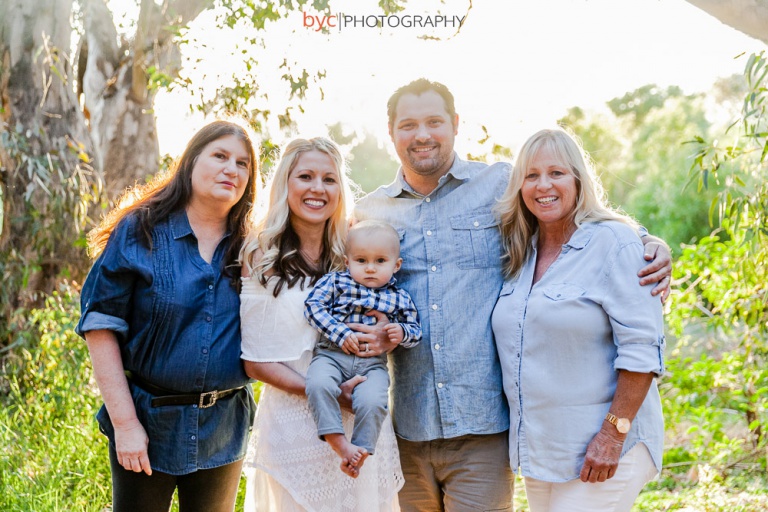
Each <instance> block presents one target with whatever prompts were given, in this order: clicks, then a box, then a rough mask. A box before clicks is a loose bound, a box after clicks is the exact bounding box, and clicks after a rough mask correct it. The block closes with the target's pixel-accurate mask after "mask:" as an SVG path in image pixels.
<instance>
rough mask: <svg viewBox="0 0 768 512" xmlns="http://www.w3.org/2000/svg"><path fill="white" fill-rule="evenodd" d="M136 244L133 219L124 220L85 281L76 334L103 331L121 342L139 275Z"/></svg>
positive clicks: (125, 334)
mask: <svg viewBox="0 0 768 512" xmlns="http://www.w3.org/2000/svg"><path fill="white" fill-rule="evenodd" d="M137 245H138V244H137V241H136V237H135V220H134V219H133V218H132V217H128V218H126V219H124V220H123V221H122V222H121V223H120V224H118V226H117V227H116V228H115V230H114V231H113V232H112V235H111V236H110V237H109V241H108V242H107V246H106V247H105V248H104V252H102V254H101V255H100V256H99V258H98V259H97V260H96V262H95V263H94V264H93V267H91V270H90V272H89V273H88V277H87V278H86V280H85V284H84V285H83V289H82V292H81V295H80V311H81V316H80V321H79V322H78V324H77V327H76V328H75V332H76V333H77V334H78V335H80V336H83V337H84V335H85V333H86V332H88V331H93V330H97V329H107V330H110V331H114V332H115V333H116V334H117V335H118V337H119V338H120V339H121V340H125V338H126V336H127V335H128V328H129V327H128V318H129V315H130V308H131V299H132V296H133V292H134V286H135V284H136V280H137V277H138V276H139V275H140V273H141V270H140V262H139V261H138V251H137Z"/></svg>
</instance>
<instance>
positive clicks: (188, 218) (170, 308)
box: [77, 121, 257, 512]
mask: <svg viewBox="0 0 768 512" xmlns="http://www.w3.org/2000/svg"><path fill="white" fill-rule="evenodd" d="M256 188H257V178H256V155H255V152H254V150H253V145H252V143H251V140H250V138H249V137H248V134H247V133H246V131H245V130H243V129H242V128H241V127H240V126H238V125H236V124H233V123H229V122H225V121H216V122H213V123H211V124H209V125H207V126H205V127H204V128H202V129H201V130H200V131H199V132H197V134H195V135H194V137H193V138H192V140H190V142H189V144H188V145H187V148H186V149H185V151H184V153H183V154H182V156H181V158H180V159H179V161H178V164H177V165H176V166H175V168H174V170H173V171H172V172H170V173H168V174H165V175H160V176H157V177H156V178H155V179H154V180H152V181H151V182H150V183H148V184H146V185H143V186H138V187H136V188H135V189H132V190H129V191H127V192H126V194H125V196H124V197H123V200H122V201H121V202H120V203H119V204H118V206H117V207H116V208H115V209H114V210H112V212H110V214H109V215H108V216H107V217H106V218H105V220H104V221H103V222H102V223H101V225H100V226H99V227H98V228H96V229H95V230H94V231H93V232H92V233H91V237H90V249H91V252H92V254H93V255H94V256H98V259H97V260H96V262H95V263H94V265H93V268H92V269H91V271H90V273H89V275H88V278H87V279H86V281H85V284H84V286H83V290H82V297H81V301H82V303H81V308H82V317H81V319H80V323H79V324H78V327H77V332H78V334H80V335H81V336H83V337H85V339H86V341H87V343H88V348H89V351H90V353H91V360H92V362H93V370H94V374H95V377H96V382H97V383H98V385H99V389H100V391H101V394H102V397H103V399H104V407H102V408H101V410H100V411H99V413H98V415H97V419H98V422H99V426H100V428H101V430H102V432H103V433H104V434H105V435H106V436H107V437H108V438H109V453H110V463H111V467H112V485H113V504H112V506H113V510H114V511H115V512H121V511H129V510H130V511H134V510H141V511H143V512H147V511H150V512H151V511H167V510H168V509H169V507H170V503H171V500H172V497H173V493H174V491H175V490H176V489H178V496H179V504H180V510H182V511H184V512H189V511H197V510H199V511H207V512H210V511H221V512H224V511H231V510H232V509H233V508H234V502H235V497H236V495H237V488H238V482H239V479H240V472H241V467H242V459H243V457H244V455H245V450H246V446H247V436H248V430H249V427H250V423H251V419H252V416H253V412H254V403H253V396H252V391H251V387H250V386H249V385H248V382H249V379H248V376H247V375H246V374H245V372H244V371H243V368H242V365H241V363H240V357H239V356H240V317H239V296H238V293H239V278H240V266H239V263H238V254H239V251H240V247H241V245H242V242H243V240H244V237H245V234H246V232H247V229H248V223H249V212H250V210H251V207H252V205H253V203H254V200H255V197H256Z"/></svg>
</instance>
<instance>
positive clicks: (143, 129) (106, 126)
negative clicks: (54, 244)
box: [81, 0, 212, 199]
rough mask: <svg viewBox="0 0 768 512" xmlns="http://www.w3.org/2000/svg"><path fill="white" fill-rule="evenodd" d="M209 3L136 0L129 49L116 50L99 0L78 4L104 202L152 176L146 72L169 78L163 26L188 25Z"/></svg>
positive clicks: (171, 48)
mask: <svg viewBox="0 0 768 512" xmlns="http://www.w3.org/2000/svg"><path fill="white" fill-rule="evenodd" d="M211 4H212V1H210V0H183V1H181V2H179V1H176V2H169V1H168V0H166V2H165V4H164V5H163V6H162V7H159V6H157V4H155V2H154V1H153V0H142V1H141V11H140V14H139V23H138V27H137V33H136V37H135V38H134V40H133V41H132V44H131V46H130V48H124V47H123V48H121V47H118V44H117V31H116V29H115V26H114V23H113V21H112V15H111V13H110V12H109V10H108V9H107V7H106V5H105V4H104V0H86V1H84V2H83V7H84V20H85V39H86V45H87V59H86V65H85V69H84V70H82V71H81V74H82V75H83V92H84V100H85V108H86V110H87V112H88V113H89V115H90V124H91V134H92V136H93V139H94V142H95V144H96V146H97V148H98V153H97V154H98V164H99V167H100V168H101V169H103V171H104V177H105V182H106V188H107V195H108V197H109V198H110V199H114V198H115V197H117V196H118V195H119V194H120V193H121V192H122V191H123V190H124V189H125V188H126V187H128V186H132V185H134V184H135V183H136V182H137V181H138V182H142V181H143V180H144V179H145V178H146V177H147V175H149V174H154V173H156V172H157V168H158V160H159V148H158V143H157V129H156V125H155V117H154V114H153V112H154V99H155V92H154V89H152V88H150V87H148V76H147V69H148V68H150V67H153V68H155V69H156V70H157V71H158V72H160V73H164V74H166V75H168V76H169V77H171V78H175V77H176V76H178V72H179V68H180V62H181V59H180V53H179V49H178V46H177V45H176V43H175V41H174V40H173V34H172V32H171V31H169V30H166V27H167V26H168V25H183V24H186V23H188V22H189V21H190V20H192V19H194V18H195V17H196V16H197V15H198V14H200V12H202V11H203V10H205V9H206V8H207V7H209V6H210V5H211ZM179 8H180V9H181V11H179ZM126 50H127V51H126Z"/></svg>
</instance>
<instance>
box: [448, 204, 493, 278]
mask: <svg viewBox="0 0 768 512" xmlns="http://www.w3.org/2000/svg"><path fill="white" fill-rule="evenodd" d="M450 223H451V230H452V232H453V242H454V246H455V249H456V254H457V255H458V258H457V262H456V263H457V265H458V266H459V268H462V269H471V268H485V267H493V266H497V265H499V264H500V261H501V235H500V233H499V221H498V219H496V217H495V216H494V215H493V213H491V211H490V210H476V211H474V212H470V213H467V214H463V215H454V216H453V217H451V218H450Z"/></svg>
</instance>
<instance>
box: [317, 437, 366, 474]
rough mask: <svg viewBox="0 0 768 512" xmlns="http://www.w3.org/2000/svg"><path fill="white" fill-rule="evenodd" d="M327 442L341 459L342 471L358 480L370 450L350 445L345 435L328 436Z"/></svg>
mask: <svg viewBox="0 0 768 512" xmlns="http://www.w3.org/2000/svg"><path fill="white" fill-rule="evenodd" d="M325 440H326V441H327V442H328V444H329V445H330V446H331V448H333V451H335V452H336V454H337V455H338V456H339V457H341V464H340V466H339V467H340V468H341V470H342V471H343V472H344V473H345V474H347V475H349V476H351V477H352V478H357V476H358V474H359V473H360V467H361V466H362V465H363V462H364V461H365V459H366V457H368V450H366V449H365V448H362V447H360V446H356V445H354V444H352V443H350V442H349V441H348V440H347V438H346V436H344V434H326V435H325Z"/></svg>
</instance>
